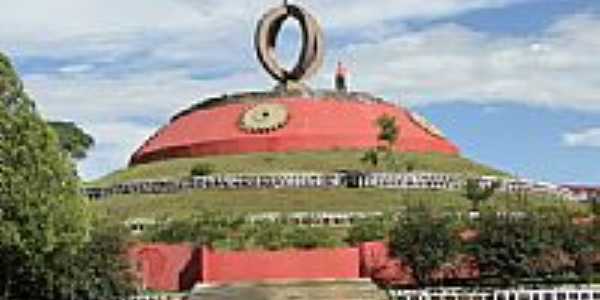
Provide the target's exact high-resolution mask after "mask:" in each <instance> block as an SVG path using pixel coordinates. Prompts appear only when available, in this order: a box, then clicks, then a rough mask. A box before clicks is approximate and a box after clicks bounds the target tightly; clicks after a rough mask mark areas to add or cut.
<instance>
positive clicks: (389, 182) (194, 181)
mask: <svg viewBox="0 0 600 300" xmlns="http://www.w3.org/2000/svg"><path fill="white" fill-rule="evenodd" d="M466 178H467V176H466V175H463V174H459V173H361V172H337V173H329V174H323V173H279V174H277V173H272V174H218V175H211V176H198V177H192V178H187V179H181V180H142V181H133V182H126V183H121V184H116V185H113V186H111V187H102V188H94V187H92V188H84V189H83V190H82V191H83V193H84V194H85V195H86V196H87V197H88V198H89V199H91V200H101V199H104V198H107V197H111V196H114V195H126V194H172V193H178V192H182V191H186V190H207V189H279V188H286V189H295V188H384V189H403V190H448V191H455V190H460V189H462V188H463V187H464V185H465V183H466ZM478 180H479V185H480V186H482V187H486V186H490V185H491V184H492V183H493V182H499V183H500V187H499V189H498V190H499V191H502V192H507V193H521V192H527V193H531V194H550V195H553V196H556V197H560V198H563V199H568V200H571V199H575V195H574V193H572V192H571V191H570V190H568V189H566V188H562V187H559V186H556V185H552V184H549V183H541V182H534V181H530V180H525V179H514V178H507V177H497V176H482V177H479V178H478Z"/></svg>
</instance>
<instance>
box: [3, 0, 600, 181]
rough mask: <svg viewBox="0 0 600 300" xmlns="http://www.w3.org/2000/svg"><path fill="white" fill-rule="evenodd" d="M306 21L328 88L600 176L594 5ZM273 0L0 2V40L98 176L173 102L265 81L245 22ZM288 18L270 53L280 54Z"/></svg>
mask: <svg viewBox="0 0 600 300" xmlns="http://www.w3.org/2000/svg"><path fill="white" fill-rule="evenodd" d="M290 2H291V3H295V4H299V5H302V6H304V7H306V8H307V9H308V10H309V11H311V12H312V14H313V15H315V17H317V18H318V19H319V20H320V22H321V25H322V27H323V30H324V32H325V35H326V47H327V53H326V62H325V65H324V66H323V68H322V69H321V71H320V72H319V74H318V75H317V76H315V77H314V78H313V79H312V80H311V83H310V84H311V86H313V87H315V88H330V87H331V86H332V76H333V72H334V68H335V65H336V62H337V61H338V60H341V61H343V62H344V63H345V64H346V65H347V67H348V68H349V70H350V72H351V76H350V87H351V89H353V90H359V91H368V92H371V93H373V94H376V95H378V96H382V97H384V98H386V99H388V100H389V101H390V102H394V103H397V104H399V105H402V106H405V107H408V108H410V109H412V110H415V111H417V112H419V113H421V114H423V115H424V116H426V117H427V118H428V119H429V120H430V121H431V122H432V123H434V124H436V125H437V126H438V127H440V128H441V129H442V130H443V131H444V132H445V134H446V135H447V136H448V137H449V138H450V139H451V140H453V141H454V142H455V143H456V144H457V145H458V146H459V147H460V148H461V150H462V153H463V155H464V156H466V157H468V158H471V159H474V160H476V161H479V162H482V163H485V164H489V165H491V166H494V167H497V168H499V169H502V170H505V171H508V172H510V173H512V174H515V175H518V176H522V177H527V178H531V179H536V180H542V181H550V182H554V183H589V184H600V164H599V162H600V1H597V0H432V1H423V0H344V1H341V0H335V1H334V0H291V1H290ZM280 4H281V1H278V0H246V1H241V0H226V1H223V0H127V1H121V0H52V1H40V0H0V11H3V12H5V13H3V18H1V19H0V51H2V52H5V53H7V54H8V55H9V56H10V57H11V58H12V59H13V61H14V64H15V66H16V68H17V70H18V71H19V73H20V75H21V77H22V79H23V80H24V82H25V85H26V89H27V91H28V92H29V93H30V94H31V95H32V96H33V98H34V99H35V100H36V102H37V105H38V108H39V110H40V112H41V113H42V114H43V115H44V116H45V117H46V118H48V119H51V120H69V121H74V122H76V123H77V124H79V125H80V126H81V127H82V128H84V129H85V130H86V131H87V132H89V133H90V134H92V135H93V136H94V138H95V139H96V143H97V144H96V146H95V147H94V149H93V150H92V151H91V152H90V153H89V157H88V158H87V159H85V160H83V161H81V162H79V166H78V167H79V170H80V173H81V175H82V176H83V177H84V178H85V179H87V180H90V179H93V178H98V177H100V176H102V175H105V174H107V173H109V172H111V171H114V170H116V169H120V168H125V167H126V165H127V161H128V159H129V156H130V155H131V153H133V151H135V149H136V148H137V147H138V146H139V145H140V144H141V143H143V141H144V140H145V139H146V138H147V137H148V136H150V135H151V134H152V133H153V132H154V131H155V130H157V129H158V128H159V127H160V126H162V125H164V124H165V123H166V122H167V121H168V119H169V118H170V117H171V116H172V115H173V114H174V113H176V112H178V111H180V110H182V109H184V108H186V107H188V106H190V105H192V104H194V103H197V102H199V101H202V100H203V99H206V98H208V97H211V96H217V95H222V94H224V93H235V92H239V91H246V90H266V89H271V88H272V87H273V85H274V83H273V81H272V80H271V79H270V78H269V77H268V75H267V74H266V73H265V72H264V71H263V70H262V68H261V67H260V66H259V64H258V62H257V60H256V58H255V52H254V47H253V42H252V40H253V32H254V30H255V27H256V23H257V21H258V19H259V18H260V17H261V15H262V14H263V13H264V12H265V11H266V10H267V9H268V8H271V7H274V6H277V5H280ZM298 37H299V33H298V29H297V28H296V27H294V26H293V24H292V23H286V26H285V28H284V31H283V35H282V37H281V39H282V41H283V42H281V43H280V44H283V45H284V46H283V47H281V48H280V49H278V54H279V55H280V56H281V58H282V60H283V61H284V62H286V63H289V62H290V61H291V60H292V59H293V57H294V55H295V54H296V53H297V45H298Z"/></svg>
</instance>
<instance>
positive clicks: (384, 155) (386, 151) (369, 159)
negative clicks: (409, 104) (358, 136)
mask: <svg viewBox="0 0 600 300" xmlns="http://www.w3.org/2000/svg"><path fill="white" fill-rule="evenodd" d="M375 125H376V126H377V128H378V133H377V141H378V142H380V143H381V145H380V146H378V147H375V148H373V149H369V150H367V151H366V152H365V153H364V155H363V156H362V158H361V162H363V163H368V164H370V165H372V166H373V167H377V165H378V164H379V162H380V161H385V162H386V163H387V164H389V165H391V166H395V165H396V164H397V162H396V157H395V156H394V145H395V144H396V141H397V140H398V135H399V133H400V132H399V129H398V126H397V124H396V118H395V117H393V116H390V115H387V114H383V115H381V116H380V117H379V118H377V120H376V121H375Z"/></svg>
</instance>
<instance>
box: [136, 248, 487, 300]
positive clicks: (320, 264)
mask: <svg viewBox="0 0 600 300" xmlns="http://www.w3.org/2000/svg"><path fill="white" fill-rule="evenodd" d="M129 255H130V257H131V259H132V261H133V262H134V263H135V264H136V265H137V266H138V272H139V273H140V277H141V279H143V283H144V286H145V287H146V288H147V289H151V290H161V291H180V290H187V289H190V288H191V287H192V286H193V284H194V283H197V282H203V283H216V284H223V283H225V284H226V283H237V282H261V281H272V280H318V279H358V278H371V279H373V281H375V282H377V283H381V284H393V285H404V286H409V285H412V284H414V279H413V277H412V271H411V270H410V268H409V267H408V266H407V265H405V264H403V263H402V261H400V260H399V259H396V258H393V257H391V256H390V255H389V251H388V247H387V245H386V244H385V243H383V242H372V243H364V244H362V245H360V246H359V247H356V248H350V247H349V248H338V249H316V250H283V251H239V252H233V251H231V252H225V251H214V250H210V249H208V248H203V249H195V250H194V249H193V248H192V247H190V246H186V245H162V244H149V245H142V246H137V247H134V248H133V249H131V250H130V253H129ZM452 265H455V266H459V267H457V268H442V269H440V270H437V271H436V272H434V274H433V275H434V277H444V278H450V279H471V278H477V277H478V276H479V272H478V269H477V264H476V261H475V260H474V259H473V258H471V257H468V256H459V257H457V258H456V261H455V263H453V264H452Z"/></svg>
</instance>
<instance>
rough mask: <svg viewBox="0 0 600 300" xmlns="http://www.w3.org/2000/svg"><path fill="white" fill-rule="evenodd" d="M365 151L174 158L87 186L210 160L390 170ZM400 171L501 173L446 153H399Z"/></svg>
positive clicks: (257, 168)
mask: <svg viewBox="0 0 600 300" xmlns="http://www.w3.org/2000/svg"><path fill="white" fill-rule="evenodd" d="M362 155H363V152H360V151H329V152H300V153H258V154H244V155H229V156H214V157H206V158H195V159H174V160H169V161H163V162H155V163H151V164H145V165H140V166H135V167H131V168H127V169H123V170H120V171H116V172H114V173H112V174H109V175H107V176H105V177H103V178H101V179H99V180H97V181H94V182H89V183H87V185H93V186H107V185H112V184H115V183H120V182H125V181H131V180H136V179H167V178H182V177H186V176H189V175H190V169H191V168H192V166H193V165H195V164H197V163H201V162H202V163H210V164H212V165H214V166H215V172H216V173H266V172H286V171H290V172H294V171H299V172H301V171H315V172H332V171H336V170H340V169H352V170H365V169H368V170H379V171H383V170H387V171H394V170H390V168H386V167H384V166H380V167H378V168H373V167H371V166H369V165H366V164H364V163H361V162H360V158H361V156H362ZM399 160H400V164H399V169H397V170H395V171H399V170H404V169H405V168H406V164H407V163H408V162H410V163H411V164H413V165H414V167H415V170H420V171H432V172H457V173H470V174H477V175H496V174H503V173H502V172H500V171H498V170H495V169H493V168H490V167H486V166H484V165H482V164H479V163H476V162H473V161H471V160H469V159H466V158H462V157H460V156H452V155H443V154H433V153H432V154H414V153H407V154H401V155H399Z"/></svg>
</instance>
